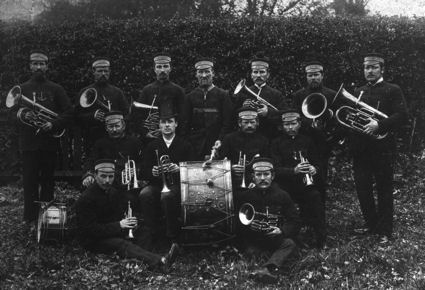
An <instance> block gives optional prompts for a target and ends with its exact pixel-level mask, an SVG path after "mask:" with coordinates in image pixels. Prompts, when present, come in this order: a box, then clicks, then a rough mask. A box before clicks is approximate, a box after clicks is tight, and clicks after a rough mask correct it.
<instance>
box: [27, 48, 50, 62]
mask: <svg viewBox="0 0 425 290" xmlns="http://www.w3.org/2000/svg"><path fill="white" fill-rule="evenodd" d="M48 60H49V57H48V56H47V53H45V52H44V51H41V50H34V51H32V52H31V54H30V61H48Z"/></svg>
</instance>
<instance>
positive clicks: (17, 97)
mask: <svg viewBox="0 0 425 290" xmlns="http://www.w3.org/2000/svg"><path fill="white" fill-rule="evenodd" d="M15 106H20V108H19V110H18V113H17V117H18V119H19V120H20V121H21V122H22V123H24V124H25V125H28V126H31V127H33V128H36V129H37V132H36V134H37V133H38V132H40V130H41V128H42V127H43V126H44V125H45V124H46V123H47V122H50V123H53V122H54V121H56V120H58V119H59V115H58V114H57V113H55V112H53V111H52V110H49V109H47V108H46V107H44V106H42V105H40V104H38V103H37V102H36V98H35V92H34V93H33V100H30V99H29V98H27V97H26V96H24V95H23V94H22V89H21V87H20V86H14V87H13V88H12V89H11V90H10V91H9V93H8V94H7V97H6V107H8V108H12V107H15ZM27 112H33V113H34V114H33V116H32V117H30V118H24V116H25V115H26V113H27ZM64 133H65V129H62V130H60V131H54V132H52V133H51V135H52V136H53V137H55V138H60V137H62V136H63V134H64Z"/></svg>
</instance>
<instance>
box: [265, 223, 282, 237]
mask: <svg viewBox="0 0 425 290" xmlns="http://www.w3.org/2000/svg"><path fill="white" fill-rule="evenodd" d="M269 228H270V232H268V233H266V236H277V235H280V234H281V233H282V230H281V229H280V228H278V227H275V226H271V225H269Z"/></svg>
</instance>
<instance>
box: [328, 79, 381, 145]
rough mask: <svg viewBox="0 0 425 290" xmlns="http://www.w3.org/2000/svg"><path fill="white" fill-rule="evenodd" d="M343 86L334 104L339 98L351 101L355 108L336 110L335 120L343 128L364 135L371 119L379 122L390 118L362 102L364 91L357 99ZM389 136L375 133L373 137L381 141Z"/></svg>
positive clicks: (342, 107) (343, 107) (348, 107)
mask: <svg viewBox="0 0 425 290" xmlns="http://www.w3.org/2000/svg"><path fill="white" fill-rule="evenodd" d="M343 86H344V85H343V84H342V85H341V87H340V88H339V90H338V92H337V94H336V95H335V98H334V100H333V102H334V103H335V100H336V99H338V98H343V99H344V100H346V101H350V102H351V103H352V104H353V106H341V107H339V108H338V110H336V112H335V118H336V120H337V121H338V123H340V124H341V125H342V126H344V127H347V128H350V129H351V130H353V131H356V132H359V133H363V132H364V129H365V126H366V125H367V124H368V123H369V122H370V120H371V119H372V120H375V121H377V122H379V121H381V120H384V119H387V118H388V116H387V115H386V114H384V113H382V112H380V111H378V110H377V109H375V108H373V107H372V106H369V105H368V104H366V103H364V102H362V101H360V98H361V97H362V95H363V91H361V92H360V95H359V97H358V98H356V97H355V96H353V95H352V94H350V93H349V92H347V91H346V90H345V89H344V87H343ZM387 135H388V133H384V134H378V133H374V134H373V135H372V137H373V138H374V139H378V140H379V139H383V138H385V137H386V136H387Z"/></svg>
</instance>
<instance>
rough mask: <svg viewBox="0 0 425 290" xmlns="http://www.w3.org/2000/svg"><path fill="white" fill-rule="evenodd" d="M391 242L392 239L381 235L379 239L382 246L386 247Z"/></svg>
mask: <svg viewBox="0 0 425 290" xmlns="http://www.w3.org/2000/svg"><path fill="white" fill-rule="evenodd" d="M389 241H390V238H389V237H388V236H386V235H380V236H379V238H378V243H379V244H381V245H386V244H388V242H389Z"/></svg>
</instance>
